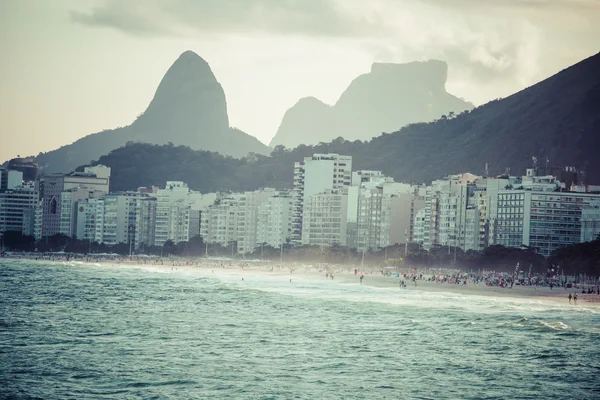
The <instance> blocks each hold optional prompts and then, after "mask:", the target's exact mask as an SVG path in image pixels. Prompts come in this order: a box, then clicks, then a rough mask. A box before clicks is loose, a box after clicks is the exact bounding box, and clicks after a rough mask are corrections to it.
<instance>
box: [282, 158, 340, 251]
mask: <svg viewBox="0 0 600 400" xmlns="http://www.w3.org/2000/svg"><path fill="white" fill-rule="evenodd" d="M351 183H352V157H350V156H342V155H338V154H314V155H313V156H312V157H305V158H304V160H303V161H300V162H296V163H294V188H293V192H292V196H293V208H292V233H291V240H292V243H293V244H296V245H298V244H301V243H302V242H303V240H302V237H303V234H302V229H303V224H304V222H303V220H304V214H303V209H304V205H305V202H306V201H307V199H308V198H309V197H311V196H314V195H316V194H319V193H325V192H326V191H332V190H333V191H336V190H340V189H343V188H347V187H348V186H350V185H351ZM344 229H345V227H344ZM343 241H344V242H346V239H345V238H344V240H343Z"/></svg>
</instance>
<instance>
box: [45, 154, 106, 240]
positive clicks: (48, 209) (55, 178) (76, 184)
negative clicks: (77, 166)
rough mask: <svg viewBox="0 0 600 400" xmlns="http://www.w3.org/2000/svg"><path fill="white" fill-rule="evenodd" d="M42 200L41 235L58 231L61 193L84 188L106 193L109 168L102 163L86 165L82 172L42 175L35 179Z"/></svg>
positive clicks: (50, 234) (54, 233)
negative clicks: (92, 165)
mask: <svg viewBox="0 0 600 400" xmlns="http://www.w3.org/2000/svg"><path fill="white" fill-rule="evenodd" d="M36 184H37V186H38V190H39V193H40V198H41V199H42V200H43V201H42V222H41V235H42V236H52V235H56V234H57V233H60V220H61V205H62V199H61V196H62V193H63V192H64V191H67V190H69V189H75V188H85V189H90V190H95V191H99V192H103V193H105V194H107V193H108V192H109V186H110V168H109V167H105V166H103V165H97V166H95V167H86V168H85V170H84V172H74V173H72V174H68V175H65V174H51V175H44V176H42V177H41V178H40V179H39V180H38V181H36Z"/></svg>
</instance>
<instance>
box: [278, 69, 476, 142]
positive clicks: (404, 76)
mask: <svg viewBox="0 0 600 400" xmlns="http://www.w3.org/2000/svg"><path fill="white" fill-rule="evenodd" d="M447 75H448V66H447V65H446V63H445V62H443V61H437V60H429V61H425V62H411V63H408V64H382V63H374V64H373V65H372V67H371V72H369V73H367V74H363V75H360V76H359V77H357V78H356V79H354V80H353V81H352V83H351V84H350V86H349V87H348V88H347V89H346V90H345V91H344V93H342V95H341V96H340V98H339V100H338V101H337V103H336V104H335V105H333V106H330V105H327V104H325V103H323V102H322V101H320V100H318V99H316V98H314V97H306V98H303V99H300V101H298V103H296V105H294V106H293V107H292V108H290V109H289V110H288V111H287V112H286V113H285V115H284V117H283V120H282V121H281V125H280V126H279V129H278V130H277V134H276V135H275V136H274V137H273V139H272V140H271V143H270V146H271V147H275V146H277V145H283V146H285V147H287V148H294V147H296V146H298V145H300V144H306V145H314V144H318V143H320V142H329V141H331V140H333V139H335V138H337V137H343V138H344V139H346V140H371V139H372V138H373V137H375V136H379V135H380V134H381V133H383V132H394V131H397V130H399V129H400V128H402V127H404V126H405V125H408V124H411V123H415V122H430V121H433V120H434V119H436V118H439V117H440V116H442V115H444V114H446V115H447V114H449V113H453V114H458V113H460V112H462V111H464V110H470V109H472V108H473V105H472V104H471V103H468V102H466V101H464V100H461V99H459V98H457V97H455V96H453V95H451V94H449V93H447V92H446V79H447Z"/></svg>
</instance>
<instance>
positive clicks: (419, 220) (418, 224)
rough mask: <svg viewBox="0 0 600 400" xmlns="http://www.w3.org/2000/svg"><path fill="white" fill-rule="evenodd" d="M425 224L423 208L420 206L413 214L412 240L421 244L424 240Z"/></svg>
mask: <svg viewBox="0 0 600 400" xmlns="http://www.w3.org/2000/svg"><path fill="white" fill-rule="evenodd" d="M425 226H426V219H425V208H422V209H421V210H419V211H417V213H416V214H415V222H414V236H413V242H415V243H418V244H420V245H423V243H424V240H425V239H424V236H425Z"/></svg>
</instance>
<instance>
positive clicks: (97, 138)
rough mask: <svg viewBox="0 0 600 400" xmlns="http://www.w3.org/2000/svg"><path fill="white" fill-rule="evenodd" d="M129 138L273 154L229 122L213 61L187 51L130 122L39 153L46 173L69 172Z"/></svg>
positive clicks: (226, 151)
mask: <svg viewBox="0 0 600 400" xmlns="http://www.w3.org/2000/svg"><path fill="white" fill-rule="evenodd" d="M129 141H139V142H148V143H155V144H166V143H169V142H172V143H175V144H178V145H186V146H190V147H191V148H194V149H202V150H210V151H215V152H219V153H221V154H224V155H229V156H233V157H243V156H245V155H246V154H248V153H249V152H254V153H259V154H268V153H269V151H270V149H269V148H268V147H267V146H265V145H264V144H263V143H261V142H260V141H259V140H258V139H256V138H255V137H253V136H250V135H248V134H246V133H244V132H242V131H240V130H238V129H234V128H230V127H229V118H228V116H227V102H226V100H225V93H224V91H223V88H222V87H221V84H220V83H219V82H218V81H217V79H216V77H215V75H214V74H213V72H212V70H211V69H210V66H209V65H208V63H207V62H206V61H204V60H203V59H202V58H201V57H200V56H198V55H197V54H196V53H194V52H192V51H186V52H184V53H183V54H181V56H180V57H179V58H178V59H177V60H176V61H175V63H173V65H172V66H171V67H170V68H169V70H168V71H167V73H166V74H165V76H164V77H163V79H162V80H161V82H160V84H159V85H158V89H157V90H156V93H155V95H154V98H153V99H152V101H151V102H150V104H149V105H148V108H146V111H144V112H143V113H142V114H140V115H139V116H138V118H137V119H136V120H135V121H134V122H133V123H132V124H131V125H128V126H126V127H122V128H116V129H110V130H104V131H102V132H98V133H94V134H91V135H88V136H85V137H83V138H82V139H79V140H77V141H76V142H74V143H72V144H70V145H66V146H62V147H61V148H59V149H57V150H54V151H50V152H48V153H42V154H40V155H38V156H37V157H36V161H37V163H38V164H39V165H40V166H41V167H43V168H44V172H69V171H72V170H73V169H75V168H76V167H77V166H78V165H82V164H86V163H89V162H90V161H92V160H97V159H98V157H100V156H101V155H103V154H106V153H108V152H110V151H111V150H113V149H116V148H118V147H121V146H123V145H124V144H126V143H127V142H129Z"/></svg>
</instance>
